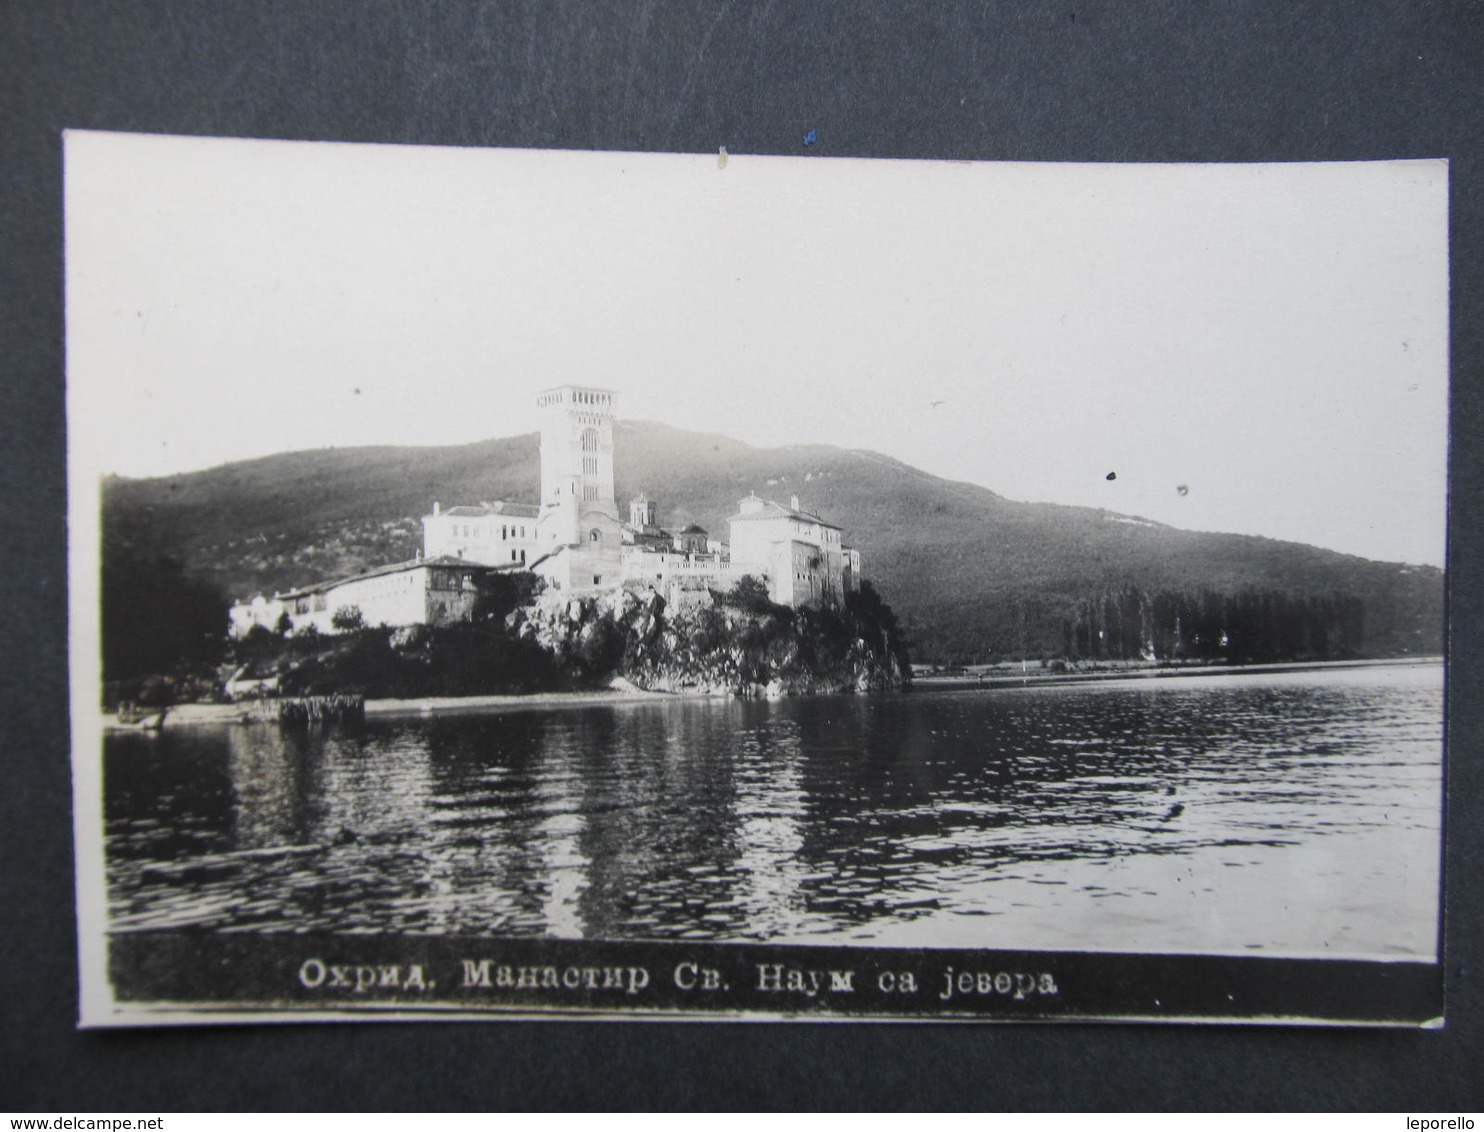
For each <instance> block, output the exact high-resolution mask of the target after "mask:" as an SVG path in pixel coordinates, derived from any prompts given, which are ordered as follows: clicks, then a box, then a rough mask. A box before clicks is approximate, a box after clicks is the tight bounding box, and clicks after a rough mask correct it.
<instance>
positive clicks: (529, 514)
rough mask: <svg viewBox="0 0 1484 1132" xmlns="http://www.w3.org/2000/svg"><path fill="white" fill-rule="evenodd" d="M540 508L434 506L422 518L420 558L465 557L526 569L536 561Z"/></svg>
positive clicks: (517, 506)
mask: <svg viewBox="0 0 1484 1132" xmlns="http://www.w3.org/2000/svg"><path fill="white" fill-rule="evenodd" d="M540 514H541V509H540V508H539V507H532V506H531V505H530V504H527V503H504V502H496V503H481V504H479V505H478V506H475V507H450V508H448V510H446V511H445V510H443V509H442V508H441V507H440V506H439V505H438V504H437V503H434V504H433V513H432V514H431V515H424V516H423V556H424V557H426V558H439V557H444V556H447V557H449V558H467V559H468V560H469V561H471V562H482V563H485V564H487V565H490V566H525V565H529V564H530V562H531V561H532V560H533V559H535V558H536V545H537V544H536V520H537V519H538V518H539V517H540Z"/></svg>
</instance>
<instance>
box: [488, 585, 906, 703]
mask: <svg viewBox="0 0 1484 1132" xmlns="http://www.w3.org/2000/svg"><path fill="white" fill-rule="evenodd" d="M506 627H507V630H508V631H510V632H512V633H513V634H514V635H515V636H516V637H517V638H518V639H520V640H527V641H532V642H534V643H535V644H537V645H539V646H540V647H541V648H542V649H543V650H544V651H546V652H547V653H549V654H550V655H551V656H552V657H553V658H554V659H555V660H556V661H557V663H558V664H559V665H560V666H561V667H563V668H566V669H568V670H569V671H572V670H575V671H580V672H585V673H587V674H589V675H590V676H591V677H595V678H599V677H602V676H603V675H605V674H608V673H611V674H613V675H615V676H617V677H618V678H620V679H622V680H627V681H628V682H630V683H632V684H633V685H635V686H636V687H638V688H641V689H645V690H647V691H656V692H690V693H697V692H699V693H710V694H717V695H742V696H780V695H807V694H813V693H821V692H867V691H876V690H883V689H890V688H899V687H901V686H902V685H903V684H905V683H906V682H907V681H908V679H909V678H910V677H909V671H910V670H909V668H908V664H907V655H906V648H905V644H904V642H903V640H902V637H901V634H900V631H899V630H898V628H897V626H896V621H895V618H894V617H893V616H892V612H891V610H890V608H888V607H887V606H886V605H884V604H883V603H881V601H880V600H879V598H877V597H876V595H875V594H874V593H873V592H871V591H869V590H867V591H866V592H865V593H862V594H852V595H851V596H850V598H849V600H848V601H847V603H846V607H845V608H844V609H843V610H823V609H799V610H793V609H790V608H788V607H786V606H777V605H772V604H770V603H767V602H758V601H741V602H739V601H736V600H731V599H728V598H725V597H719V596H717V595H713V594H711V593H707V592H702V593H699V594H695V595H687V599H686V600H685V602H684V603H683V604H677V605H674V606H670V605H667V604H666V603H665V601H664V600H663V599H662V598H661V597H660V596H659V595H658V594H655V593H653V592H639V593H636V592H632V591H629V590H622V591H618V592H615V593H612V594H605V595H602V596H600V597H596V598H583V599H569V600H565V601H562V600H553V599H552V598H551V597H550V596H548V597H546V598H545V599H544V600H542V601H540V602H537V603H535V604H533V605H529V606H524V607H522V608H520V609H517V610H515V611H514V612H512V613H511V614H509V616H508V617H507V618H506Z"/></svg>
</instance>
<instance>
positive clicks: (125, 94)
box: [0, 0, 1484, 1112]
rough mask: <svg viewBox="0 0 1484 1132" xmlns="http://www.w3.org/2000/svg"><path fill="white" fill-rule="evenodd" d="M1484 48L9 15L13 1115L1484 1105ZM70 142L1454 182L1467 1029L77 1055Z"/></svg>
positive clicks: (802, 9) (1154, 28)
mask: <svg viewBox="0 0 1484 1132" xmlns="http://www.w3.org/2000/svg"><path fill="white" fill-rule="evenodd" d="M1481 31H1484V11H1481V9H1480V8H1479V7H1478V5H1477V4H1473V3H1469V2H1467V0H1454V2H1440V3H1427V2H1418V3H1344V2H1335V3H1316V2H1297V3H1296V2H1292V0H1288V2H1284V0H1273V2H1271V3H1258V2H1255V0H1248V2H1233V3H1225V4H1220V5H1205V4H1196V3H1183V2H1151V3H1144V4H1138V3H1131V2H1129V0H1111V2H1107V3H1083V2H1080V0H1059V2H1058V0H1025V2H1020V3H1014V4H1010V3H999V4H994V3H987V4H968V3H957V2H955V3H944V4H939V5H922V6H912V7H906V6H897V5H888V4H864V3H850V2H840V0H820V2H816V3H798V4H773V3H759V4H755V5H748V4H714V5H713V4H702V3H676V4H667V5H661V4H652V3H642V4H641V3H633V4H591V3H578V2H564V3H535V2H530V3H511V4H476V3H472V2H469V0H442V2H440V3H436V4H434V3H428V4H414V3H391V2H375V0H330V2H322V3H289V2H268V3H260V2H253V3H239V4H222V5H217V6H214V7H209V8H208V7H207V6H205V5H196V4H178V3H168V2H155V0H127V2H119V0H99V2H95V3H90V4H88V3H76V2H62V3H58V2H55V0H6V2H4V3H3V4H0V264H3V266H0V287H3V291H0V349H3V352H0V358H3V366H4V369H3V371H0V372H3V373H4V376H5V386H4V388H5V393H6V398H5V411H4V412H3V413H0V437H3V445H4V448H3V452H4V455H3V458H0V476H3V480H0V516H3V523H4V525H3V530H4V532H5V537H4V538H3V539H0V556H3V559H0V578H3V580H4V582H5V585H6V589H7V593H6V597H5V600H4V601H3V603H0V616H3V619H4V620H3V634H0V642H3V649H0V668H3V673H4V677H3V681H0V696H3V699H0V721H3V722H0V728H3V732H0V737H3V743H0V760H3V763H0V769H3V776H4V777H3V785H0V839H3V844H0V922H3V927H0V975H3V977H4V984H3V987H0V1018H3V1046H0V1109H40V1110H45V1111H66V1110H74V1111H75V1110H99V1109H105V1110H131V1109H132V1110H139V1111H141V1112H144V1111H149V1110H178V1109H217V1108H225V1109H231V1108H268V1109H272V1108H284V1107H288V1108H307V1109H320V1108H331V1109H338V1108H352V1109H359V1108H379V1109H380V1108H389V1109H401V1108H471V1107H502V1106H508V1107H570V1106H596V1107H615V1108H629V1107H639V1106H659V1107H705V1108H722V1107H735V1106H759V1107H772V1106H777V1105H790V1106H804V1107H851V1108H854V1107H884V1108H896V1107H908V1106H913V1107H945V1106H960V1107H963V1106H975V1107H989V1108H1019V1107H1071V1108H1088V1107H1092V1108H1122V1107H1134V1108H1152V1109H1159V1108H1188V1107H1198V1108H1225V1107H1242V1108H1269V1107H1278V1108H1287V1109H1295V1108H1310V1107H1316V1108H1352V1107H1354V1108H1365V1109H1377V1108H1380V1109H1407V1110H1418V1109H1453V1108H1462V1109H1475V1110H1477V1109H1479V1108H1480V1107H1484V1072H1481V1070H1480V1066H1481V1064H1484V1056H1481V1043H1480V1041H1479V1034H1480V996H1479V940H1480V937H1481V935H1484V930H1481V917H1480V914H1479V898H1480V893H1481V885H1480V849H1479V844H1480V838H1479V830H1480V804H1479V786H1480V780H1481V775H1480V768H1479V755H1480V749H1481V747H1480V743H1479V741H1478V734H1479V731H1480V726H1479V724H1480V712H1481V708H1484V700H1481V697H1480V695H1479V680H1480V667H1479V628H1480V622H1479V616H1478V610H1479V605H1480V602H1481V600H1484V593H1481V590H1480V584H1479V564H1480V544H1481V535H1484V532H1481V528H1480V523H1479V516H1478V500H1479V499H1480V495H1481V492H1480V487H1481V478H1484V467H1481V463H1480V458H1479V432H1480V421H1481V415H1480V411H1481V404H1480V399H1481V395H1484V386H1481V382H1480V373H1479V367H1480V356H1481V355H1480V345H1481V343H1480V331H1481V327H1484V320H1481V318H1480V298H1479V295H1480V284H1481V276H1480V264H1481V262H1484V247H1481V240H1484V230H1481V225H1480V219H1481V218H1480V207H1481V195H1480V186H1479V173H1480V162H1481V159H1484V150H1481V139H1484V115H1481V98H1480V84H1481V81H1484V80H1481V76H1484V36H1481ZM64 127H79V128H89V129H108V130H137V131H146V132H156V133H183V134H211V135H235V136H242V137H266V138H303V139H331V140H340V141H375V142H408V143H412V142H415V143H425V144H434V145H479V146H531V147H544V148H562V149H607V150H674V151H687V152H715V150H716V149H717V147H718V146H722V145H725V146H726V147H727V148H728V150H729V151H730V152H732V153H734V154H737V153H769V154H810V155H814V156H819V157H826V156H846V155H848V156H859V157H900V158H912V157H938V158H964V159H974V160H1017V161H1297V160H1304V161H1310V160H1354V159H1377V158H1397V157H1447V158H1450V159H1451V161H1452V208H1453V213H1452V262H1453V298H1452V317H1453V381H1454V384H1453V394H1452V413H1453V416H1452V422H1453V424H1452V427H1453V448H1452V463H1451V475H1452V488H1451V490H1452V500H1453V502H1452V513H1451V533H1450V560H1449V561H1450V575H1451V583H1450V584H1451V595H1450V602H1451V619H1452V639H1451V658H1452V666H1451V669H1450V676H1449V681H1450V683H1449V700H1450V743H1451V746H1450V754H1449V758H1450V768H1449V773H1450V778H1451V788H1450V789H1451V795H1450V806H1449V813H1448V823H1449V835H1448V859H1447V870H1448V885H1449V890H1450V892H1449V917H1450V918H1449V924H1448V953H1447V961H1446V969H1447V989H1448V996H1449V1003H1448V1014H1449V1026H1448V1029H1447V1030H1446V1031H1444V1032H1442V1033H1420V1032H1417V1033H1414V1032H1379V1031H1378V1032H1370V1031H1360V1032H1341V1031H1329V1030H1309V1029H1239V1028H1220V1027H1210V1028H1187V1027H1172V1028H1158V1027H1152V1026H1126V1025H1120V1026H1074V1027H1066V1026H1054V1027H1053V1026H1033V1027H1027V1026H1009V1027H994V1026H974V1027H965V1026H944V1025H913V1026H909V1025H879V1026H853V1025H773V1024H759V1025H740V1026H734V1025H716V1024H706V1025H702V1024H683V1025H664V1026H661V1025H653V1024H642V1025H632V1024H610V1023H568V1024H551V1025H516V1024H499V1023H496V1024H490V1023H484V1024H469V1025H465V1024H440V1025H420V1026H409V1025H338V1026H317V1025H316V1026H256V1027H246V1028H240V1029H233V1030H219V1029H195V1030H174V1031H165V1032H154V1033H151V1032H146V1033H127V1034H125V1033H88V1034H79V1033H77V1032H75V1030H74V1029H73V1019H74V1018H75V1015H76V964H75V959H74V955H75V944H74V923H73V914H72V858H71V839H70V829H71V815H70V785H69V775H68V752H67V701H66V635H65V626H66V619H67V603H66V589H65V559H64V552H65V536H66V530H65V516H66V498H65V460H64V444H65V433H64V428H65V423H64V413H63V350H62V213H61V139H60V131H61V130H62V129H63V128H64ZM810 129H813V130H817V131H818V142H817V144H816V145H814V146H812V147H809V148H807V149H806V148H805V147H804V146H803V144H802V136H803V134H804V133H805V132H806V131H807V130H810ZM83 521H88V520H87V518H86V517H84V519H83Z"/></svg>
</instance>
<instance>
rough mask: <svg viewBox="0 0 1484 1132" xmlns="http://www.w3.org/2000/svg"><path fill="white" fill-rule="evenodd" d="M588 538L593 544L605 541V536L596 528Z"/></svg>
mask: <svg viewBox="0 0 1484 1132" xmlns="http://www.w3.org/2000/svg"><path fill="white" fill-rule="evenodd" d="M587 537H588V540H589V541H591V542H602V541H603V534H602V532H601V531H599V530H598V529H597V528H596V527H594V528H593V530H592V532H591V533H590V534H589V535H588V536H587Z"/></svg>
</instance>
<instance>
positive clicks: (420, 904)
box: [64, 130, 1449, 1027]
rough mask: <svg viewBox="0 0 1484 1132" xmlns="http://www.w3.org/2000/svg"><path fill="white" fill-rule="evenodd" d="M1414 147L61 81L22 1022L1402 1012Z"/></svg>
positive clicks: (1438, 403)
mask: <svg viewBox="0 0 1484 1132" xmlns="http://www.w3.org/2000/svg"><path fill="white" fill-rule="evenodd" d="M802 144H803V146H804V148H805V150H807V148H808V146H809V145H811V144H812V143H811V142H810V139H809V137H808V135H804V136H803V137H802ZM1448 186H1449V169H1448V164H1447V163H1446V162H1445V161H1441V160H1402V161H1357V162H1330V163H1322V162H1313V163H1309V162H1295V163H1286V164H1144V165H1128V164H1101V165H1091V164H1088V165H1078V164H1036V163H993V162H968V161H964V162H950V161H906V160H866V159H844V158H832V157H816V156H811V155H808V154H807V152H806V153H804V154H802V155H800V156H788V157H785V156H751V155H745V154H729V153H728V152H727V151H726V149H724V148H720V149H718V150H717V152H714V153H705V154H659V153H647V154H638V153H619V152H606V153H597V152H575V151H574V152H558V151H540V150H498V149H477V148H461V149H453V148H435V147H422V146H393V145H369V144H335V143H324V142H279V141H262V140H240V139H229V138H203V137H173V136H162V135H144V134H126V133H108V132H97V131H86V130H74V131H70V132H68V134H67V135H66V138H65V210H64V214H65V234H66V237H65V238H66V249H65V250H66V299H65V302H66V349H67V375H66V376H67V432H68V491H69V556H70V579H69V583H70V613H71V620H70V675H71V712H72V744H73V752H72V757H73V784H74V813H75V823H76V824H75V831H74V833H75V847H76V867H77V910H78V925H79V940H78V946H79V956H80V979H81V992H80V1010H81V1023H82V1024H83V1025H84V1026H87V1027H113V1026H148V1025H166V1024H182V1023H211V1022H224V1023H225V1022H241V1021H258V1020H268V1019H272V1020H293V1019H304V1020H310V1019H345V1020H355V1019H366V1018H419V1019H429V1020H432V1019H439V1018H468V1017H485V1018H506V1019H508V1018H562V1017H592V1016H605V1017H618V1018H645V1019H654V1018H661V1019H663V1018H681V1019H693V1018H716V1019H735V1020H749V1019H753V1020H757V1019H779V1018H796V1019H801V1020H812V1021H831V1020H850V1019H860V1020H877V1019H936V1020H977V1021H1026V1020H1038V1021H1043V1020H1062V1021H1082V1020H1091V1019H1123V1020H1141V1021H1169V1022H1179V1023H1200V1022H1221V1023H1231V1022H1244V1023H1274V1022H1284V1023H1286V1022H1313V1023H1328V1024H1342V1025H1384V1026H1406V1027H1419V1026H1421V1027H1437V1026H1440V1025H1441V1024H1442V1020H1443V1016H1444V1004H1443V1001H1442V984H1443V979H1442V971H1441V967H1440V942H1439V941H1440V933H1441V920H1440V917H1441V910H1442V891H1443V880H1444V878H1443V875H1442V828H1443V802H1444V743H1443V739H1444V673H1445V667H1444V633H1445V616H1444V566H1445V561H1444V557H1445V555H1444V551H1445V534H1446V515H1447V502H1448V499H1447V456H1448V393H1449V382H1448V373H1449V355H1448V350H1449V326H1448V298H1449V288H1448V270H1449V264H1448Z"/></svg>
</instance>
